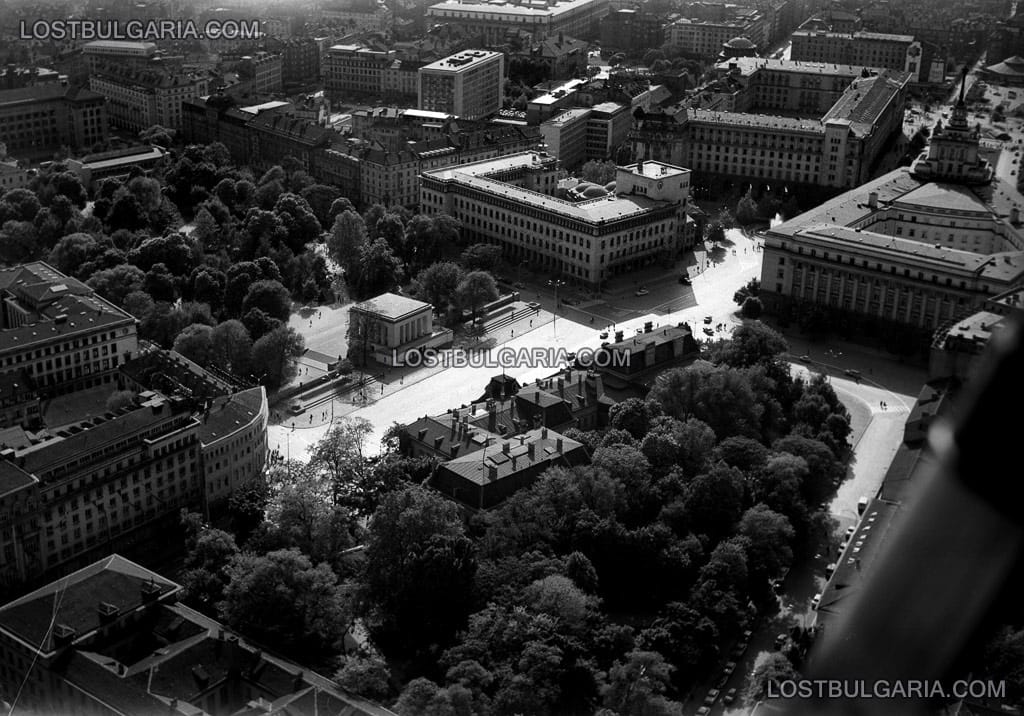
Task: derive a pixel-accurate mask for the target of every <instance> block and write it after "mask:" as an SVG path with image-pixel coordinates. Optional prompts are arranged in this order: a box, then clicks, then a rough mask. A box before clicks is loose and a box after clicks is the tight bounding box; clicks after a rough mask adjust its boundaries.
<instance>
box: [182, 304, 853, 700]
mask: <svg viewBox="0 0 1024 716" xmlns="http://www.w3.org/2000/svg"><path fill="white" fill-rule="evenodd" d="M786 349H787V346H786V343H785V340H784V339H783V338H782V337H781V336H780V335H779V334H778V333H776V332H775V331H774V330H772V329H770V328H768V327H767V326H765V325H764V324H761V323H760V322H758V321H749V322H747V323H746V324H745V325H743V326H742V327H740V328H737V329H736V331H735V332H734V334H733V336H732V338H731V340H726V341H723V342H721V343H720V344H719V345H716V346H715V347H713V348H711V349H709V350H708V352H706V353H705V354H704V355H703V356H702V359H701V360H698V361H696V362H694V363H692V364H690V365H688V366H685V367H681V368H674V369H670V370H667V371H665V372H664V373H662V374H661V375H659V376H658V377H657V379H656V380H655V381H654V383H653V386H652V388H651V390H650V392H649V393H648V395H646V396H645V397H643V398H639V397H638V398H632V399H629V400H626V401H624V402H621V403H618V404H617V405H615V406H614V407H613V408H612V409H611V412H610V416H609V425H608V426H607V427H606V428H604V429H601V430H592V431H581V430H578V429H575V428H571V429H569V430H568V431H567V432H566V435H567V436H568V437H570V438H572V439H575V440H579V441H580V442H582V443H583V444H584V445H586V446H587V447H588V449H589V450H590V453H591V461H590V464H589V465H585V466H579V467H575V468H564V467H555V468H551V469H549V470H548V471H547V472H546V473H545V474H543V475H542V476H541V477H540V478H539V479H538V480H537V481H536V482H535V483H534V484H533V485H532V486H530V487H527V488H525V489H522V490H521V491H519V492H517V493H515V494H514V495H513V496H512V497H511V498H509V499H508V500H507V501H505V502H504V503H502V504H500V505H499V506H498V507H496V508H494V509H492V510H489V511H487V512H482V513H478V514H476V515H474V516H472V518H470V519H467V518H466V516H465V515H464V514H463V513H462V512H461V511H460V509H459V508H457V507H456V505H455V503H453V502H450V501H449V500H447V499H446V498H445V497H443V496H441V495H439V494H438V493H436V492H434V491H433V490H431V489H430V488H429V480H430V475H431V474H432V471H433V470H434V469H435V468H436V461H435V460H433V459H430V458H415V459H414V458H407V457H403V456H402V455H401V454H399V453H398V452H396V450H395V448H396V441H393V440H392V441H388V442H387V443H386V444H385V446H384V452H383V454H382V455H380V456H374V457H372V458H371V457H367V454H368V451H367V450H366V440H367V436H368V435H369V426H368V425H367V424H366V423H365V421H360V420H356V419H344V420H342V421H340V422H339V423H338V424H337V425H335V427H334V428H333V429H332V430H331V432H329V433H328V434H327V435H326V436H325V437H324V438H323V440H321V441H320V443H318V444H317V445H316V446H315V447H314V449H313V451H312V453H311V454H312V458H311V460H310V462H309V463H308V464H306V463H299V462H281V463H277V464H275V465H274V466H273V468H272V469H271V470H270V473H269V474H268V477H267V481H266V484H265V486H264V487H263V489H262V490H259V491H251V492H250V493H249V494H247V495H245V496H241V497H239V498H238V499H235V500H233V501H232V505H231V508H230V514H231V523H230V525H228V527H227V528H226V529H225V530H223V531H221V530H217V529H214V528H212V527H197V528H193V529H192V531H191V534H192V535H193V536H192V537H190V541H189V545H188V547H189V556H188V558H187V560H186V575H187V578H186V579H185V584H186V588H187V594H188V598H189V599H190V600H191V603H192V604H193V605H194V606H196V608H199V609H203V610H206V611H208V612H210V613H212V614H214V615H216V616H218V617H219V618H221V619H223V620H225V621H226V622H227V623H228V624H229V625H232V626H236V627H237V628H239V629H246V628H248V629H252V630H255V631H254V635H255V634H257V633H258V634H259V637H260V639H261V640H263V641H264V642H265V643H266V644H267V645H268V647H271V648H275V649H279V650H281V651H282V652H283V653H292V654H296V653H301V655H302V656H303V658H305V659H306V660H307V661H309V660H311V659H314V658H315V659H316V660H317V662H316V664H315V665H316V666H318V668H321V669H327V670H329V671H330V672H331V673H334V674H335V675H336V678H337V679H338V680H339V682H340V683H342V684H343V685H345V687H346V688H348V689H350V690H352V691H354V692H356V693H358V694H361V695H363V696H364V697H366V698H372V699H376V700H378V701H381V702H383V703H386V704H388V705H391V706H392V708H394V710H396V712H398V713H399V714H402V715H403V716H406V715H415V714H436V713H453V714H455V713H473V714H494V715H496V716H497V715H499V714H510V715H511V714H516V713H531V714H545V713H550V714H593V713H602V714H606V715H608V716H610V715H611V714H648V713H657V714H678V713H681V712H680V708H681V703H682V702H683V701H684V700H685V699H686V695H687V694H688V693H689V692H690V690H691V689H692V688H694V686H695V685H697V684H699V683H701V682H702V681H703V680H705V679H707V678H709V677H710V676H711V675H712V674H713V671H714V669H715V668H716V667H717V664H718V662H719V660H720V658H721V657H720V655H721V654H722V653H723V651H724V650H727V649H728V645H729V644H730V643H731V641H732V640H734V639H735V638H736V637H737V636H738V634H739V632H740V631H742V629H743V628H744V627H743V626H742V625H743V624H744V623H746V620H748V619H749V615H750V613H751V609H752V608H755V609H758V610H761V611H768V612H770V611H771V610H772V609H773V608H774V607H773V605H774V604H775V599H774V595H773V594H772V592H771V586H770V581H771V580H772V579H774V578H776V577H778V576H779V575H780V574H782V573H784V572H785V571H786V570H787V569H788V568H789V566H790V565H791V564H793V563H794V561H795V560H799V559H802V558H805V557H806V556H807V555H809V554H814V552H815V551H816V550H818V549H820V546H821V544H822V543H823V542H824V541H827V540H829V539H831V533H832V530H833V529H834V526H833V525H832V523H831V519H830V518H829V517H828V515H827V514H825V513H823V512H822V511H820V510H819V508H818V506H819V505H820V504H821V503H822V502H823V501H825V500H827V498H828V497H829V495H830V494H832V492H833V491H834V484H835V482H836V481H837V480H838V479H840V478H841V477H842V476H843V475H844V474H845V469H846V460H847V458H848V457H849V453H850V443H849V437H850V425H849V415H848V413H847V412H846V410H845V408H844V407H843V405H842V404H841V403H840V402H839V400H838V399H837V397H836V395H835V392H834V391H833V390H832V388H831V386H830V385H829V384H828V383H827V382H826V381H824V380H823V379H822V378H820V377H817V378H813V379H802V378H794V377H792V376H791V374H790V371H789V369H788V364H787V363H786V362H785V361H784V360H783V358H782V354H783V353H784V352H785V351H786ZM397 429H398V426H393V429H392V430H391V431H390V432H391V433H392V434H394V433H395V431H396V430H397ZM189 519H194V518H192V517H189V516H186V520H189ZM286 572H287V574H285V573H286ZM272 580H279V581H280V587H279V588H278V589H277V590H276V591H275V593H274V594H272V595H271V594H267V595H265V596H266V598H265V599H264V598H263V592H264V591H265V589H264V588H263V587H261V585H264V584H267V583H269V582H270V581H272ZM282 595H283V596H282ZM300 595H301V598H300ZM272 613H273V614H277V613H281V618H280V619H279V620H277V621H275V622H274V623H272V624H270V623H267V622H268V621H273V620H269V618H268V617H267V615H269V614H272ZM356 623H359V624H361V625H362V626H363V627H365V630H366V632H367V633H368V634H369V635H370V644H372V646H366V647H365V648H361V649H355V650H353V649H351V648H348V649H346V648H345V646H344V635H345V634H346V633H348V632H349V630H350V629H351V628H352V627H353V625H354V624H356ZM296 635H299V636H298V637H296ZM787 654H789V655H790V656H789V661H788V662H787V663H788V665H789V666H788V668H789V669H791V670H792V669H797V668H799V657H798V653H797V652H795V651H793V652H787ZM773 668H775V669H777V671H778V673H782V672H783V668H782V666H780V665H778V664H776V665H775V666H774V667H773ZM771 673H776V672H775V671H773V672H771ZM786 673H788V672H786Z"/></svg>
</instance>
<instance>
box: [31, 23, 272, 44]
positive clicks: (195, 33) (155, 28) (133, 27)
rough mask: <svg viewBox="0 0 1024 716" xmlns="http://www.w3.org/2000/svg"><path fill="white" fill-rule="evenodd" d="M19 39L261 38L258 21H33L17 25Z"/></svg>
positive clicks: (138, 40)
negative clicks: (198, 23) (201, 22)
mask: <svg viewBox="0 0 1024 716" xmlns="http://www.w3.org/2000/svg"><path fill="white" fill-rule="evenodd" d="M18 29H19V33H20V37H21V39H22V40H131V41H134V42H140V41H142V40H149V41H156V40H204V39H205V40H241V39H255V38H258V37H259V36H260V23H259V21H258V20H209V21H207V22H205V23H204V24H203V25H202V27H201V28H200V26H198V25H196V23H195V22H194V21H193V20H127V21H125V22H122V21H120V20H88V19H86V20H36V21H35V22H26V21H25V20H21V21H20V22H19V28H18Z"/></svg>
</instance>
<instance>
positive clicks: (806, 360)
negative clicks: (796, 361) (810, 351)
mask: <svg viewBox="0 0 1024 716" xmlns="http://www.w3.org/2000/svg"><path fill="white" fill-rule="evenodd" d="M800 362H801V363H810V362H811V357H810V356H809V355H807V354H806V353H804V354H803V355H802V356H800Z"/></svg>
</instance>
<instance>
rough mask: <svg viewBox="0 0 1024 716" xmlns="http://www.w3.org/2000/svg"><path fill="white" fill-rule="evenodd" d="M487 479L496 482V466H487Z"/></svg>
mask: <svg viewBox="0 0 1024 716" xmlns="http://www.w3.org/2000/svg"><path fill="white" fill-rule="evenodd" d="M487 479H489V480H497V479H498V466H497V465H488V466H487Z"/></svg>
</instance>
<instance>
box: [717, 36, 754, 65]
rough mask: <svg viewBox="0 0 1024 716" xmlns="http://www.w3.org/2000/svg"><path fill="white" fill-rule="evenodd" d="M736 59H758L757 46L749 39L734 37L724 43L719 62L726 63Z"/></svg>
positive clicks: (719, 54)
mask: <svg viewBox="0 0 1024 716" xmlns="http://www.w3.org/2000/svg"><path fill="white" fill-rule="evenodd" d="M736 57H757V45H756V44H755V43H754V42H753V41H752V40H750V39H749V38H747V37H734V38H732V39H731V40H729V41H728V42H725V43H722V51H721V52H720V53H718V61H719V62H725V61H726V60H731V59H733V58H736Z"/></svg>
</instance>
